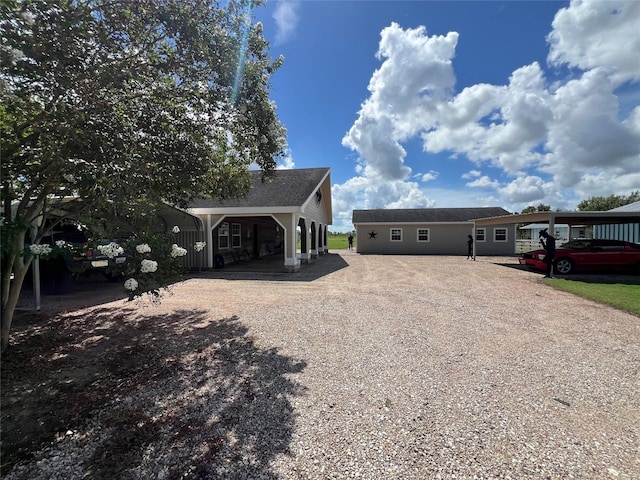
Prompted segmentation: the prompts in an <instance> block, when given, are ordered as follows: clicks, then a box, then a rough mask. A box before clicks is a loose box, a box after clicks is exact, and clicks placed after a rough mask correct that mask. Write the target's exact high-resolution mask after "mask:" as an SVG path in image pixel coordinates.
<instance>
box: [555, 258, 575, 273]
mask: <svg viewBox="0 0 640 480" xmlns="http://www.w3.org/2000/svg"><path fill="white" fill-rule="evenodd" d="M574 268H575V265H574V264H573V261H572V260H569V259H568V258H560V259H559V260H558V261H556V272H558V273H561V274H562V275H569V274H570V273H571V272H573V270H574Z"/></svg>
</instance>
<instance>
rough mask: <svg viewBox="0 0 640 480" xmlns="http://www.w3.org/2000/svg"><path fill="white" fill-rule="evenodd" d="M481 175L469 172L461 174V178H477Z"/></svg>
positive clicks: (480, 173) (477, 172) (479, 172)
mask: <svg viewBox="0 0 640 480" xmlns="http://www.w3.org/2000/svg"><path fill="white" fill-rule="evenodd" d="M481 175H482V172H481V171H479V170H469V171H468V172H467V173H464V174H462V178H464V179H465V180H467V179H470V178H478V177H479V176H481Z"/></svg>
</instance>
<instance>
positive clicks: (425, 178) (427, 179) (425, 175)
mask: <svg viewBox="0 0 640 480" xmlns="http://www.w3.org/2000/svg"><path fill="white" fill-rule="evenodd" d="M418 177H419V178H420V179H421V180H422V181H423V182H430V181H432V180H435V179H436V178H438V172H435V171H433V170H431V171H430V172H427V173H423V174H422V175H418Z"/></svg>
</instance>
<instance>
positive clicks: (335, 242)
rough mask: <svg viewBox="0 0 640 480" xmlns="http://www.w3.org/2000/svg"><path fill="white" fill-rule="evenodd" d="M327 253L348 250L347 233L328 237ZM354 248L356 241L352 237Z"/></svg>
mask: <svg viewBox="0 0 640 480" xmlns="http://www.w3.org/2000/svg"><path fill="white" fill-rule="evenodd" d="M328 239H329V241H328V242H327V243H328V244H329V245H328V246H329V251H331V250H346V249H347V248H349V234H348V233H336V234H331V235H329V236H328ZM355 246H356V239H355V237H353V247H354V248H355Z"/></svg>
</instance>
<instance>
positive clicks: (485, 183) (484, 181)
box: [465, 175, 500, 188]
mask: <svg viewBox="0 0 640 480" xmlns="http://www.w3.org/2000/svg"><path fill="white" fill-rule="evenodd" d="M465 185H466V186H467V187H474V188H498V187H499V186H500V182H498V181H497V180H491V179H490V178H489V177H487V176H486V175H483V176H482V177H480V178H476V179H475V180H473V181H471V182H467V183H466V184H465Z"/></svg>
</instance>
